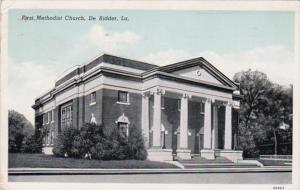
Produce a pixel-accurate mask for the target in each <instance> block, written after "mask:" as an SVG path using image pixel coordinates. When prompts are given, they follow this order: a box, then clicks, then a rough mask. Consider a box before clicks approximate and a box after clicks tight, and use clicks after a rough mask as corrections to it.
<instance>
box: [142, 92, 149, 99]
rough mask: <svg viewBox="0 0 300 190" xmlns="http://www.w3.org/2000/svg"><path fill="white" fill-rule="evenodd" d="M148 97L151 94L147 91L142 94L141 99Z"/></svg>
mask: <svg viewBox="0 0 300 190" xmlns="http://www.w3.org/2000/svg"><path fill="white" fill-rule="evenodd" d="M150 95H151V92H150V91H147V92H143V93H142V96H143V98H149V96H150Z"/></svg>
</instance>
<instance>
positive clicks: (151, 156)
mask: <svg viewBox="0 0 300 190" xmlns="http://www.w3.org/2000/svg"><path fill="white" fill-rule="evenodd" d="M147 152H148V160H151V161H170V160H173V155H172V149H161V148H150V149H148V150H147Z"/></svg>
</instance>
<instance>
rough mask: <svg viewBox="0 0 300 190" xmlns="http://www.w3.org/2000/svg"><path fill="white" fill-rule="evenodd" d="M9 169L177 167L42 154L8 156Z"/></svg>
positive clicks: (140, 161)
mask: <svg viewBox="0 0 300 190" xmlns="http://www.w3.org/2000/svg"><path fill="white" fill-rule="evenodd" d="M8 157H9V163H8V167H9V168H105V169H137V168H145V169H146V168H149V169H150V168H177V166H175V165H172V164H168V163H164V162H153V161H148V160H111V161H100V160H86V159H74V158H58V157H54V156H50V155H43V154H19V153H14V154H9V156H8Z"/></svg>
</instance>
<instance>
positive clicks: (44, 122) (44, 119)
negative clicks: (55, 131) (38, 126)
mask: <svg viewBox="0 0 300 190" xmlns="http://www.w3.org/2000/svg"><path fill="white" fill-rule="evenodd" d="M47 116H48V114H47V113H45V114H44V115H43V125H45V124H47V123H48V118H47Z"/></svg>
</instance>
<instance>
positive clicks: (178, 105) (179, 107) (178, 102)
mask: <svg viewBox="0 0 300 190" xmlns="http://www.w3.org/2000/svg"><path fill="white" fill-rule="evenodd" d="M177 109H178V111H180V110H181V100H180V99H177Z"/></svg>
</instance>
